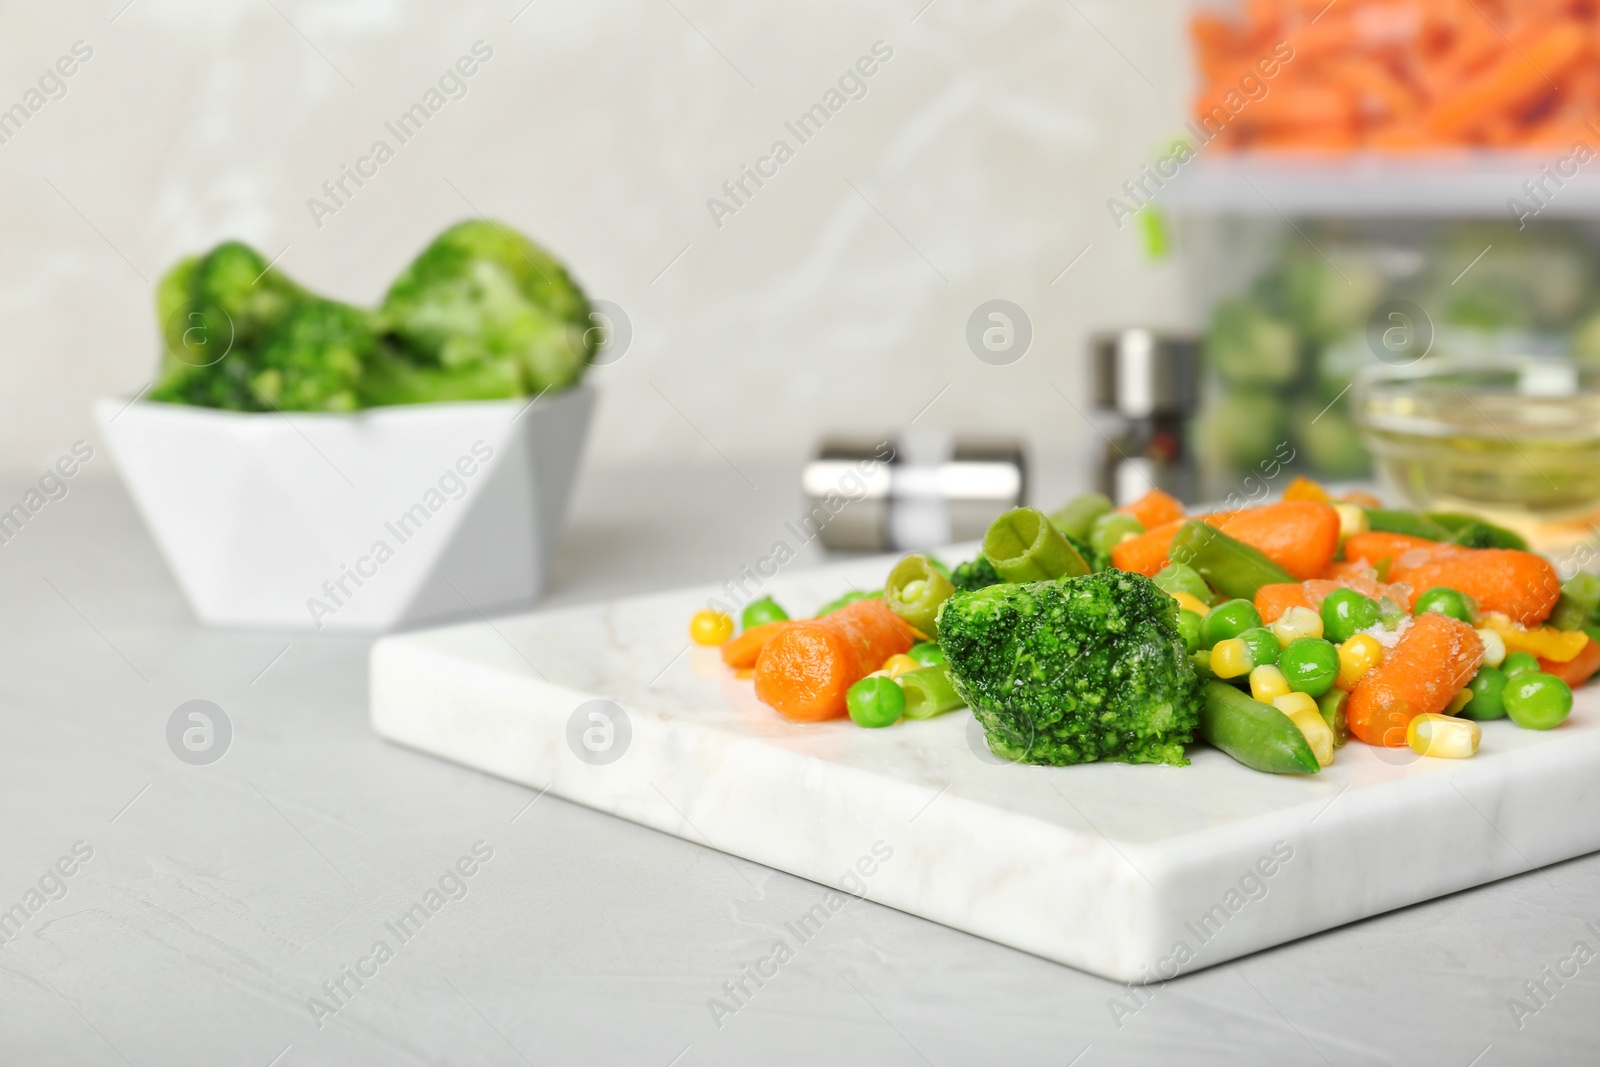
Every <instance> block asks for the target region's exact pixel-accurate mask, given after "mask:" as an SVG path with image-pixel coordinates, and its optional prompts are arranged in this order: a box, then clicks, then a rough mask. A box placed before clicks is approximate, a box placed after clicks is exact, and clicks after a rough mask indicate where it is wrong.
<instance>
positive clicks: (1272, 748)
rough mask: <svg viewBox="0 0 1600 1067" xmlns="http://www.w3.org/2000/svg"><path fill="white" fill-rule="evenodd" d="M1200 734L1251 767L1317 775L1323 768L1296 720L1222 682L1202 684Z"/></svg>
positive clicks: (1279, 772)
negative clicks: (1202, 698) (1202, 697)
mask: <svg viewBox="0 0 1600 1067" xmlns="http://www.w3.org/2000/svg"><path fill="white" fill-rule="evenodd" d="M1201 692H1202V694H1203V695H1204V698H1205V699H1204V700H1203V701H1202V703H1201V707H1200V736H1201V737H1202V738H1204V739H1205V740H1206V741H1208V742H1210V743H1211V744H1213V745H1215V746H1216V747H1217V748H1220V749H1221V750H1222V751H1224V752H1226V753H1227V754H1228V755H1230V756H1232V757H1233V758H1234V759H1236V760H1238V761H1239V762H1240V763H1242V764H1244V765H1245V766H1246V767H1249V768H1250V769H1252V770H1257V771H1265V772H1266V773H1268V774H1316V773H1317V771H1318V770H1320V769H1321V768H1320V767H1319V766H1318V764H1317V757H1316V754H1315V753H1313V752H1312V751H1311V744H1310V743H1309V742H1308V741H1307V740H1306V736H1305V734H1303V733H1301V732H1300V727H1298V726H1296V725H1295V724H1294V720H1293V719H1291V718H1289V716H1287V715H1285V714H1284V713H1283V712H1281V711H1279V710H1278V709H1277V708H1275V707H1273V706H1272V705H1270V704H1263V703H1261V701H1259V700H1254V699H1252V698H1251V697H1249V696H1246V695H1245V694H1244V693H1241V692H1240V691H1239V690H1237V689H1235V688H1234V687H1233V686H1231V685H1228V684H1227V683H1226V682H1206V683H1205V685H1204V686H1202V687H1201Z"/></svg>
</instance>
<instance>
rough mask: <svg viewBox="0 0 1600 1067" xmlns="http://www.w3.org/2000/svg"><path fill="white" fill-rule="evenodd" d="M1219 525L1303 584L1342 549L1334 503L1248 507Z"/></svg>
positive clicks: (1298, 503)
mask: <svg viewBox="0 0 1600 1067" xmlns="http://www.w3.org/2000/svg"><path fill="white" fill-rule="evenodd" d="M1208 521H1209V520H1208ZM1217 526H1218V529H1220V530H1221V531H1222V532H1223V533H1225V534H1227V535H1228V536H1229V537H1233V538H1236V539H1237V540H1240V541H1243V542H1244V543H1245V544H1247V545H1249V546H1250V547H1251V548H1254V549H1257V550H1259V551H1260V552H1261V553H1262V554H1263V555H1265V556H1266V557H1267V558H1268V559H1270V560H1272V562H1274V563H1276V564H1277V565H1278V566H1280V567H1282V568H1283V569H1284V570H1286V571H1288V572H1289V573H1290V574H1291V575H1293V576H1294V577H1295V578H1297V579H1299V580H1301V581H1304V580H1306V579H1307V578H1315V577H1316V576H1317V575H1319V574H1321V573H1322V572H1323V571H1324V570H1326V569H1327V567H1328V564H1329V563H1331V562H1333V554H1334V552H1335V551H1336V550H1337V549H1338V547H1339V513H1338V512H1337V511H1335V510H1334V509H1333V506H1332V505H1331V504H1319V503H1317V502H1316V501H1313V500H1283V501H1279V502H1278V503H1276V504H1265V505H1263V506H1261V507H1258V508H1246V509H1244V510H1243V511H1236V512H1234V513H1233V515H1232V516H1230V517H1228V518H1227V519H1225V520H1223V521H1222V522H1221V523H1220V524H1217Z"/></svg>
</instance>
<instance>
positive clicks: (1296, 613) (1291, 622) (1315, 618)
mask: <svg viewBox="0 0 1600 1067" xmlns="http://www.w3.org/2000/svg"><path fill="white" fill-rule="evenodd" d="M1272 633H1273V636H1275V637H1277V639H1278V644H1280V645H1283V646H1284V647H1285V648H1287V647H1288V645H1289V642H1290V641H1293V640H1295V639H1296V638H1301V637H1321V636H1322V615H1321V614H1320V613H1319V612H1315V611H1312V610H1311V609H1310V608H1290V609H1288V610H1287V611H1285V612H1284V613H1283V614H1282V615H1279V616H1278V619H1277V621H1276V622H1274V623H1273V624H1272Z"/></svg>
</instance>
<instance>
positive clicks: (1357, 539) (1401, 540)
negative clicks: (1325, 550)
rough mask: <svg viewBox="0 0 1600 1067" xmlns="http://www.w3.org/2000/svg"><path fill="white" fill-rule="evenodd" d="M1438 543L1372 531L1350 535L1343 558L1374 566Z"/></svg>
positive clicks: (1346, 541) (1346, 540)
mask: <svg viewBox="0 0 1600 1067" xmlns="http://www.w3.org/2000/svg"><path fill="white" fill-rule="evenodd" d="M1438 543H1439V542H1437V541H1429V540H1428V539H1427V538H1426V537H1411V536H1409V535H1407V534H1398V533H1383V532H1381V531H1378V530H1372V531H1369V532H1367V533H1357V534H1351V535H1350V536H1349V537H1348V538H1346V539H1345V542H1344V558H1345V559H1351V560H1362V561H1364V562H1366V563H1374V564H1375V563H1377V562H1378V561H1379V560H1380V559H1384V558H1385V557H1387V558H1389V559H1398V558H1399V557H1400V556H1402V555H1404V554H1405V553H1407V552H1409V551H1411V550H1412V549H1413V548H1432V547H1433V546H1434V545H1436V544H1438Z"/></svg>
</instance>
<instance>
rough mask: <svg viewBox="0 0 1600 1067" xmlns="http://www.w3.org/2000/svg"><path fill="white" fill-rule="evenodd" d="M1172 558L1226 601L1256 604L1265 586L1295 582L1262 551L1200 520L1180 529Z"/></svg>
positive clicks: (1172, 549)
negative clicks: (1234, 599)
mask: <svg viewBox="0 0 1600 1067" xmlns="http://www.w3.org/2000/svg"><path fill="white" fill-rule="evenodd" d="M1168 556H1170V558H1171V559H1172V561H1173V562H1174V563H1182V564H1184V565H1185V566H1188V567H1192V568H1194V570H1195V571H1196V572H1197V573H1198V574H1199V575H1200V577H1201V578H1204V579H1205V581H1206V584H1207V585H1209V586H1211V588H1213V589H1215V590H1216V591H1217V592H1219V593H1221V594H1222V595H1223V596H1226V597H1239V598H1242V599H1245V600H1254V599H1255V595H1256V590H1257V589H1260V588H1261V587H1262V586H1263V585H1274V584H1277V583H1279V582H1292V581H1294V576H1293V575H1291V574H1290V573H1289V572H1288V571H1286V570H1284V569H1283V568H1282V567H1280V566H1278V565H1277V564H1276V563H1274V562H1272V561H1271V560H1270V559H1268V558H1267V557H1266V556H1265V555H1263V554H1262V553H1261V552H1260V551H1259V550H1257V549H1254V548H1251V547H1250V546H1249V545H1247V544H1245V543H1244V542H1243V541H1238V540H1235V539H1234V538H1232V537H1229V536H1228V535H1227V534H1225V533H1223V532H1222V531H1221V530H1218V529H1216V528H1214V527H1212V526H1207V525H1206V524H1205V523H1203V522H1201V521H1199V520H1198V519H1196V520H1194V521H1192V522H1186V523H1184V524H1183V525H1182V526H1181V527H1179V529H1178V533H1177V535H1176V536H1175V537H1173V539H1172V548H1171V549H1170V550H1169V551H1168Z"/></svg>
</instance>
